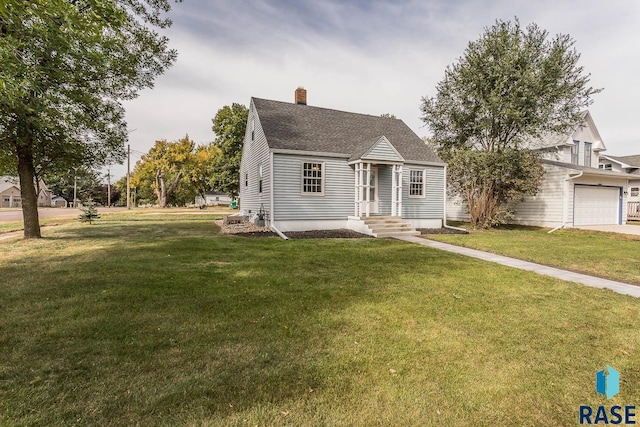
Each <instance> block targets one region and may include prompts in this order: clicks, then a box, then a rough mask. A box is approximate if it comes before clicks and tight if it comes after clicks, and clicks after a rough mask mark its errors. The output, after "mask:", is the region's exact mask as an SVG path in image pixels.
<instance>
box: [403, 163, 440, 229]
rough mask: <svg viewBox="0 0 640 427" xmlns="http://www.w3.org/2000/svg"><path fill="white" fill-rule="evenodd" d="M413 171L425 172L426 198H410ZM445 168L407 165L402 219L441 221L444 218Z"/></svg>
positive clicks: (404, 173)
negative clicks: (411, 173)
mask: <svg viewBox="0 0 640 427" xmlns="http://www.w3.org/2000/svg"><path fill="white" fill-rule="evenodd" d="M411 170H424V181H425V189H424V192H425V194H426V197H417V198H416V197H409V179H410V178H409V174H410V171H411ZM444 181H445V178H444V167H441V166H421V165H412V164H405V165H404V167H403V172H402V198H403V201H402V217H403V218H411V219H413V218H422V219H441V218H442V217H443V216H444V203H445V200H444Z"/></svg>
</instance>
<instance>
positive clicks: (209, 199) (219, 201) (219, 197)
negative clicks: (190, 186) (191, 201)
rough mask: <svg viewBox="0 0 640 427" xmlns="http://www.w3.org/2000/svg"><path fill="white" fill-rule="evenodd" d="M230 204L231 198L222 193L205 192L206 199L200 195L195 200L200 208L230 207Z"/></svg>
mask: <svg viewBox="0 0 640 427" xmlns="http://www.w3.org/2000/svg"><path fill="white" fill-rule="evenodd" d="M230 203H231V197H230V196H229V195H228V194H226V193H223V192H221V191H205V193H204V198H203V197H202V196H201V195H200V194H198V195H197V196H196V200H195V204H196V205H198V206H218V205H229V204H230Z"/></svg>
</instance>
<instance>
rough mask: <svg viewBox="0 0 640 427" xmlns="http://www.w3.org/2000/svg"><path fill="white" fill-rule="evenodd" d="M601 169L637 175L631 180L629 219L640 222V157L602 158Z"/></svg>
mask: <svg viewBox="0 0 640 427" xmlns="http://www.w3.org/2000/svg"><path fill="white" fill-rule="evenodd" d="M600 169H603V170H610V171H614V172H622V173H628V174H631V175H635V178H630V179H629V190H628V194H627V218H628V219H633V220H640V155H634V156H601V157H600Z"/></svg>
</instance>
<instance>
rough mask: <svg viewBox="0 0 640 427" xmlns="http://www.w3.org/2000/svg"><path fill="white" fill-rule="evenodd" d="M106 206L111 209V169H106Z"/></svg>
mask: <svg viewBox="0 0 640 427" xmlns="http://www.w3.org/2000/svg"><path fill="white" fill-rule="evenodd" d="M107 206H108V207H111V167H108V168H107Z"/></svg>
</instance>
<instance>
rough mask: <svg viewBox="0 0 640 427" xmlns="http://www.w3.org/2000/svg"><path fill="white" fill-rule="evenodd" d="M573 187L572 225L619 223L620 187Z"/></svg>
mask: <svg viewBox="0 0 640 427" xmlns="http://www.w3.org/2000/svg"><path fill="white" fill-rule="evenodd" d="M574 188H575V190H574V191H575V193H574V195H575V197H574V199H573V224H574V225H599V224H618V223H619V218H620V188H618V187H592V186H588V185H576V186H575V187H574Z"/></svg>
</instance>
